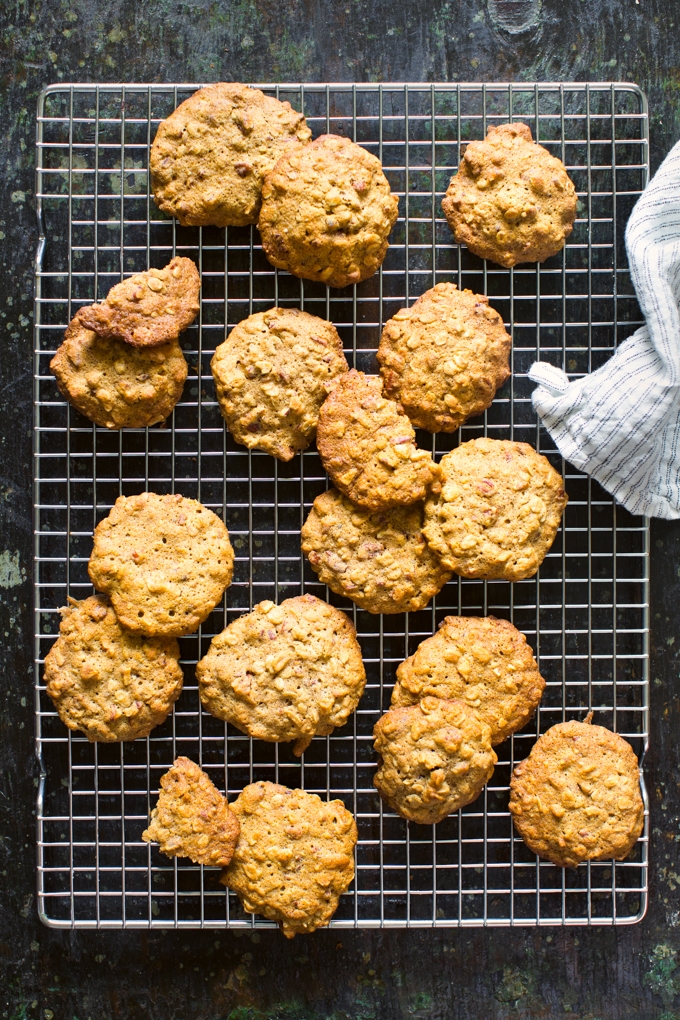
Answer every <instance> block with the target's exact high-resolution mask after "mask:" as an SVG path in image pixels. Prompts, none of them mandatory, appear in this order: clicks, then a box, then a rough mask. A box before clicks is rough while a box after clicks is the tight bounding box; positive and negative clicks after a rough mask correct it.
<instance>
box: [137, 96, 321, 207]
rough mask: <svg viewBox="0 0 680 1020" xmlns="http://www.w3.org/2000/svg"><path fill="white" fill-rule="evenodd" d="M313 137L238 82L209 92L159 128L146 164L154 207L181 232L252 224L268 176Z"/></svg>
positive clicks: (295, 117) (290, 113) (299, 119)
mask: <svg viewBox="0 0 680 1020" xmlns="http://www.w3.org/2000/svg"><path fill="white" fill-rule="evenodd" d="M311 137H312V132H311V131H310V129H309V127H308V126H307V123H306V121H305V118H304V117H303V115H302V114H301V113H297V111H296V110H294V109H293V108H292V106H291V105H290V103H288V102H280V101H279V100H278V99H275V98H273V97H272V96H266V95H265V94H264V92H261V91H260V89H254V88H248V87H247V86H245V85H240V84H238V83H236V82H219V83H218V84H216V85H209V86H208V87H207V88H204V89H200V90H199V91H198V92H196V93H194V95H193V96H190V97H189V99H185V100H184V102H183V103H181V104H180V105H179V106H178V107H177V109H176V110H175V111H174V112H173V113H171V114H170V116H169V117H168V118H166V120H164V121H162V122H161V124H160V125H159V127H158V131H157V133H156V137H155V139H154V142H153V145H152V146H151V157H150V162H149V168H150V171H151V186H152V188H153V193H154V198H155V200H156V205H157V206H158V207H159V209H162V210H163V212H166V213H169V214H170V215H171V216H176V217H177V219H178V220H179V221H180V223H181V224H182V225H183V226H198V227H200V226H208V225H212V226H215V227H227V226H236V227H238V226H245V225H246V224H248V223H257V217H258V215H259V212H260V205H261V202H262V184H263V180H264V177H265V174H266V173H268V172H269V171H270V170H271V169H272V168H273V167H274V164H275V163H276V161H277V160H278V159H279V157H280V156H281V155H282V154H283V153H284V152H285V150H286V149H287V148H288V147H289V146H290V145H295V146H296V147H297V146H298V145H300V144H304V143H306V142H308V141H309V140H310V138H311Z"/></svg>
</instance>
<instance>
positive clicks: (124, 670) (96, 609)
mask: <svg viewBox="0 0 680 1020" xmlns="http://www.w3.org/2000/svg"><path fill="white" fill-rule="evenodd" d="M61 615H62V620H61V624H60V626H59V637H58V638H57V640H56V641H55V643H54V644H53V645H52V647H51V649H50V650H49V652H48V653H47V655H46V656H45V684H46V688H47V693H48V694H49V696H50V698H51V699H52V701H53V702H54V705H55V707H56V709H57V712H58V713H59V718H60V719H61V721H62V722H63V723H64V725H65V726H68V728H69V729H70V730H80V731H81V732H82V733H84V734H85V736H86V737H87V739H88V740H92V741H105V742H113V741H121V740H135V739H136V738H137V737H146V736H148V735H149V733H150V732H151V730H152V729H153V728H154V726H158V725H159V724H160V723H162V722H164V721H165V719H166V718H167V716H168V715H169V713H170V711H171V710H172V706H173V704H174V703H175V701H177V698H178V697H179V695H180V692H181V690H182V682H183V676H182V670H181V669H180V666H179V662H178V661H177V660H178V659H179V645H178V644H177V641H176V640H175V639H174V638H167V637H145V636H138V635H137V634H130V633H129V632H128V631H126V630H124V629H123V628H122V627H121V626H120V624H119V622H118V620H117V618H116V614H115V613H114V611H113V609H112V608H111V605H110V603H109V600H108V599H107V598H105V597H104V596H103V595H91V596H90V598H87V599H84V600H83V601H82V602H76V601H75V599H71V600H70V605H69V606H66V607H65V608H64V609H62V610H61Z"/></svg>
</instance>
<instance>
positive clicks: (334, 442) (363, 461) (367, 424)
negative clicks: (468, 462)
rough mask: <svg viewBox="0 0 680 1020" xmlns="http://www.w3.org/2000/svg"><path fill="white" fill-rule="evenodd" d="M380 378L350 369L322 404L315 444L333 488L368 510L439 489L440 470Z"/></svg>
mask: <svg viewBox="0 0 680 1020" xmlns="http://www.w3.org/2000/svg"><path fill="white" fill-rule="evenodd" d="M415 436H416V434H415V432H414V430H413V426H412V425H411V422H410V421H409V420H408V418H407V417H406V415H403V414H400V412H399V408H398V407H397V405H396V403H395V402H394V401H393V400H388V399H387V398H386V397H383V395H382V391H381V384H380V379H379V378H378V377H377V376H367V375H364V373H363V372H357V371H356V370H355V369H351V370H350V371H349V372H347V374H346V375H343V376H342V377H341V378H340V379H339V380H338V382H337V384H336V385H335V387H334V389H333V391H332V392H331V394H330V396H329V397H328V399H327V400H326V402H325V403H324V404H323V405H322V407H321V410H320V412H319V421H318V425H317V430H316V447H317V450H318V451H319V456H320V457H321V461H322V463H323V466H324V468H325V469H326V471H327V472H328V474H329V475H330V477H331V479H332V480H333V483H334V484H335V485H336V487H337V488H338V489H339V490H340V491H341V492H343V493H344V494H345V495H346V496H348V497H349V499H350V500H351V501H352V502H353V503H356V504H357V505H358V506H361V507H364V508H365V509H367V510H389V509H390V507H394V506H408V505H409V504H410V503H417V502H419V501H422V500H423V499H424V498H425V496H426V495H427V493H428V492H437V491H438V490H439V480H440V477H441V471H440V468H439V465H438V464H435V463H434V461H433V460H432V457H431V456H430V454H429V453H428V452H427V450H420V449H418V447H417V446H416V444H415Z"/></svg>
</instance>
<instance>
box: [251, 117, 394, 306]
mask: <svg viewBox="0 0 680 1020" xmlns="http://www.w3.org/2000/svg"><path fill="white" fill-rule="evenodd" d="M398 210H399V199H398V198H397V196H396V195H393V194H392V192H391V191H390V186H389V184H388V183H387V178H386V177H385V175H384V173H383V171H382V166H381V164H380V160H379V159H377V158H376V157H375V156H373V155H372V154H371V153H370V152H368V151H367V150H366V149H363V148H362V147H361V146H360V145H356V144H355V143H354V142H351V141H350V140H349V139H348V138H341V137H340V136H339V135H321V136H320V137H319V138H316V139H315V140H314V141H313V142H312V143H311V144H310V145H305V146H300V147H298V148H291V149H289V150H288V151H287V152H285V153H284V154H283V156H282V157H281V159H280V160H279V161H278V163H277V164H276V166H275V167H274V169H273V170H272V171H271V173H269V174H267V176H266V177H265V181H264V187H263V189H262V210H261V212H260V218H259V221H258V224H257V226H258V229H259V231H260V234H261V235H262V247H263V248H264V253H265V255H266V256H267V258H268V259H269V261H270V262H271V263H272V265H274V266H277V267H278V268H279V269H287V270H288V272H289V273H292V274H293V276H301V277H302V278H303V279H305V280H317V281H319V282H320V283H327V284H328V286H329V287H347V286H349V285H350V284H353V283H359V282H360V281H361V280H366V279H368V277H369V276H373V274H374V273H375V271H376V269H378V267H379V266H380V265H381V264H382V261H383V259H384V258H385V255H386V254H387V249H388V247H389V245H388V243H387V238H388V236H389V233H390V231H391V229H392V227H393V226H394V224H395V222H396V219H397V213H398Z"/></svg>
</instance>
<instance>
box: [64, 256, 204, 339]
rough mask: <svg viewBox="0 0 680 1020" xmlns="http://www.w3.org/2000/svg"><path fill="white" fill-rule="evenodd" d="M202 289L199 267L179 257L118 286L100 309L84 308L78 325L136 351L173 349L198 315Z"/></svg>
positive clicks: (111, 291)
mask: <svg viewBox="0 0 680 1020" xmlns="http://www.w3.org/2000/svg"><path fill="white" fill-rule="evenodd" d="M200 286H201V281H200V279H199V275H198V270H197V269H196V266H195V265H194V263H193V262H192V261H191V259H186V258H181V257H179V256H178V257H176V258H174V259H173V260H172V261H171V262H168V264H167V266H164V267H163V269H147V271H146V272H145V273H137V274H136V275H135V276H130V277H128V279H127V280H123V282H122V283H117V284H116V286H115V287H112V288H111V290H110V291H109V293H108V294H107V295H106V298H105V299H104V301H102V302H101V303H100V304H98V305H87V306H86V307H85V308H81V309H80V311H79V312H78V313H77V315H76V316H75V320H77V321H78V322H79V323H80V324H81V326H84V327H85V328H86V329H91V330H92V331H93V332H94V333H96V334H97V336H101V337H106V338H111V337H118V338H120V339H121V340H124V341H125V343H127V344H132V345H133V346H134V347H155V346H156V345H157V344H167V343H168V342H169V341H170V340H176V339H177V337H178V336H179V335H180V333H182V332H183V331H184V330H185V329H186V328H187V326H190V325H191V323H192V322H193V321H194V319H195V318H196V316H197V315H198V309H199V304H198V292H199V289H200Z"/></svg>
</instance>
